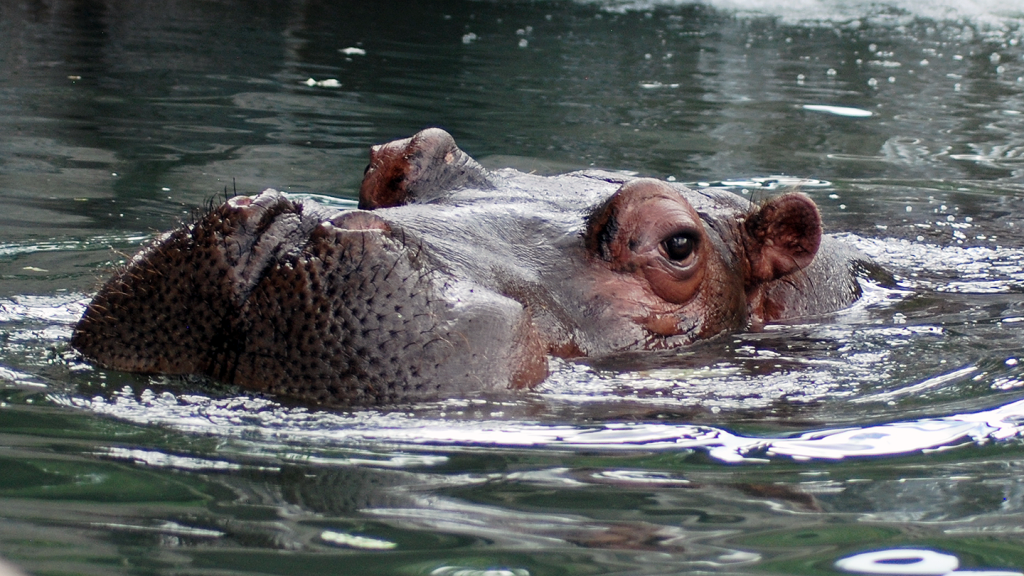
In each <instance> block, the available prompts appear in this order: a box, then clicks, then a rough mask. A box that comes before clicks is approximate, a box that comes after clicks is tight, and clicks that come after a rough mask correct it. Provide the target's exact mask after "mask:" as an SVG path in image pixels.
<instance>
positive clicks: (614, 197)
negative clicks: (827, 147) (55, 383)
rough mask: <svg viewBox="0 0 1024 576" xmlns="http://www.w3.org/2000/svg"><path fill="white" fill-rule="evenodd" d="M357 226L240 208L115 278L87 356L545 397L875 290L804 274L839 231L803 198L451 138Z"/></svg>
mask: <svg viewBox="0 0 1024 576" xmlns="http://www.w3.org/2000/svg"><path fill="white" fill-rule="evenodd" d="M360 208H361V209H360V210H353V211H337V210H333V209H328V208H325V207H323V206H321V205H319V204H317V203H315V202H313V201H309V200H304V201H299V200H292V199H289V198H287V197H286V196H285V195H283V194H281V193H279V192H276V191H273V190H268V191H266V192H263V193H262V194H260V195H258V196H255V197H235V198H232V199H230V200H228V201H227V202H225V203H224V204H223V205H221V206H219V207H216V208H214V209H213V210H211V211H210V212H209V213H208V214H206V215H205V216H203V217H201V218H198V219H196V220H195V221H194V222H192V223H190V224H188V225H186V226H183V227H181V228H179V229H177V230H175V231H172V232H170V233H168V234H166V235H164V236H162V237H160V238H159V239H158V240H157V241H156V242H154V243H153V244H152V245H151V246H149V247H148V248H145V249H144V250H143V251H142V252H140V253H139V254H138V255H136V256H135V257H134V258H133V259H132V260H131V261H130V262H129V263H128V264H127V265H126V266H125V267H124V268H123V269H121V270H119V271H118V272H117V273H116V274H115V275H114V277H113V278H112V279H110V280H109V281H108V282H107V284H106V285H105V286H104V287H103V288H102V289H101V290H100V292H99V293H98V294H97V295H96V297H95V298H94V299H93V301H92V302H91V304H90V305H89V307H88V308H87V310H86V312H85V314H84V316H83V318H82V319H81V320H80V321H79V323H78V325H77V326H76V327H75V330H74V334H73V336H72V341H71V343H72V345H73V346H74V347H75V348H76V349H78V350H79V351H81V352H82V353H83V354H84V355H85V356H86V357H88V358H90V359H92V360H93V361H95V362H96V363H98V364H100V365H103V366H106V367H109V368H114V369H119V370H127V371H134V372H143V373H167V374H190V373H195V374H205V375H208V376H211V377H213V378H215V379H218V380H222V381H226V382H232V383H236V384H238V385H241V386H243V387H247V388H251V389H255V390H260V391H266V392H270V393H272V394H276V395H280V396H283V397H288V398H293V399H297V400H299V401H302V402H306V403H309V404H325V405H353V404H362V405H366V404H389V403H396V402H405V401H414V400H423V399H436V398H443V397H450V396H458V395H463V394H469V393H471V392H475V391H481V390H494V389H504V388H522V387H530V386H533V385H535V384H537V383H538V382H540V381H542V380H543V379H544V378H545V377H546V375H547V357H548V356H551V355H554V356H562V357H575V356H583V355H600V354H608V353H613V352H619V351H623V350H642V349H664V348H671V347H676V346H683V345H686V344H689V343H691V342H693V341H695V340H698V339H703V338H709V337H712V336H715V335H717V334H720V333H723V332H727V331H735V330H742V329H745V328H748V327H750V326H751V325H758V324H760V323H763V322H766V321H772V320H777V319H780V318H786V317H789V316H794V315H800V314H806V313H815V312H822V311H828V310H831V309H835V308H838V307H841V306H844V305H847V304H848V303H849V302H850V301H852V300H853V299H855V298H856V296H857V294H858V293H857V288H856V282H854V281H852V280H849V281H844V282H843V283H836V282H825V281H820V282H819V281H817V280H816V279H815V278H814V277H812V276H809V275H808V274H807V273H806V272H807V271H808V270H813V269H815V266H814V265H812V264H813V263H815V262H817V260H816V254H817V253H818V252H819V245H820V244H821V242H822V234H821V222H820V218H819V215H818V211H817V209H816V207H815V206H814V204H813V202H811V201H810V200H809V199H808V198H807V197H805V196H803V195H800V194H788V195H784V196H781V197H778V198H774V199H771V200H768V201H766V202H764V203H762V204H760V205H756V206H755V205H751V204H750V203H748V202H746V201H745V200H743V199H742V198H740V197H738V196H735V195H732V194H728V193H724V192H716V191H692V190H689V189H687V188H685V187H682V186H678V185H670V184H667V183H664V182H660V181H657V180H651V179H635V180H628V179H621V178H618V179H617V178H615V177H610V176H609V175H607V174H594V173H577V174H569V175H564V176H559V177H550V178H544V177H539V176H531V175H527V174H522V173H519V172H515V171H512V170H505V171H498V172H494V173H492V172H488V171H486V170H484V169H483V168H481V167H480V166H479V165H478V164H477V163H476V162H475V161H473V159H472V158H470V157H469V156H468V155H466V154H465V153H464V152H462V151H461V150H459V149H458V148H457V147H456V146H455V143H454V141H453V140H452V138H451V136H449V135H448V134H447V133H445V132H443V131H441V130H437V129H432V130H427V131H424V132H421V133H419V134H417V135H416V136H414V137H412V138H410V139H406V140H401V141H397V142H392V143H390V144H386V145H383V146H376V147H374V148H373V150H372V152H371V162H370V165H369V167H368V168H367V171H366V175H365V179H364V183H363V186H362V189H361V190H360ZM820 259H821V258H818V260H820ZM833 260H835V259H834V258H833ZM833 264H834V263H833ZM830 266H831V264H829V263H826V264H825V265H822V266H818V268H822V270H823V273H824V274H826V275H828V274H832V273H833V272H835V270H833V269H832V268H830ZM838 266H839V267H840V268H842V263H840V264H839V265H838ZM833 267H834V266H833ZM846 275H847V276H848V275H849V270H848V269H847V270H846ZM840 284H841V285H840ZM823 287H824V292H826V293H825V294H817V293H816V292H822V290H823Z"/></svg>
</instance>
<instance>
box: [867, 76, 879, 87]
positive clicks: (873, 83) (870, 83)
mask: <svg viewBox="0 0 1024 576" xmlns="http://www.w3.org/2000/svg"><path fill="white" fill-rule="evenodd" d="M868 86H871V87H872V88H875V87H876V86H878V80H876V79H875V78H868Z"/></svg>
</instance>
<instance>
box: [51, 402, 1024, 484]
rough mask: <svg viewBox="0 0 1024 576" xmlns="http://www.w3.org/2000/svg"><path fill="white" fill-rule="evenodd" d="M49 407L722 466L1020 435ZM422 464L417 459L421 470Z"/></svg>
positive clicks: (1011, 425) (1007, 419)
mask: <svg viewBox="0 0 1024 576" xmlns="http://www.w3.org/2000/svg"><path fill="white" fill-rule="evenodd" d="M50 400H51V401H53V402H54V403H56V404H60V405H66V406H72V407H75V408H83V409H87V410H90V411H93V412H95V413H98V414H104V415H108V416H112V417H115V418H119V419H121V420H126V421H129V422H134V423H137V424H142V425H162V426H167V427H169V428H172V429H176V430H180V431H182V432H187V433H198V434H209V435H215V436H221V437H229V438H239V439H245V440H246V441H249V442H252V441H255V439H257V438H259V439H260V440H259V442H261V443H265V444H270V445H282V446H283V445H291V444H293V443H296V442H298V443H302V444H303V445H305V446H316V445H320V446H325V445H326V446H357V445H359V446H364V447H365V445H366V444H367V443H370V444H376V445H379V446H381V447H389V449H394V448H395V447H399V448H401V449H403V450H406V449H407V450H417V449H428V448H433V449H436V448H437V447H450V448H456V447H483V446H487V447H504V448H540V449H572V450H578V449H586V450H600V451H623V450H627V451H628V450H638V449H639V450H666V451H686V450H703V451H706V452H707V453H708V454H709V455H710V456H711V457H713V458H715V459H717V460H720V461H723V462H743V461H747V462H752V461H753V462H756V461H763V460H765V459H766V458H767V459H773V458H778V457H787V458H792V459H794V460H812V459H816V460H841V459H844V458H849V457H864V456H868V457H879V456H894V455H900V454H910V453H915V452H928V451H934V450H945V449H950V448H955V447H957V446H960V445H963V444H983V443H986V442H990V441H1001V440H1006V439H1008V438H1012V437H1016V436H1019V435H1021V433H1022V432H1024V400H1018V401H1015V402H1011V403H1009V404H1006V405H1004V406H1000V407H998V408H994V409H991V410H984V411H981V412H972V413H966V414H956V415H953V416H947V417H943V418H922V419H917V420H908V421H903V422H893V423H889V424H880V425H868V426H859V427H851V428H842V429H835V430H821V431H813V432H807V433H804V434H801V435H799V436H796V437H787V436H780V437H749V436H742V435H737V434H733V433H731V432H729V431H726V430H722V429H719V428H715V427H713V426H696V425H689V424H668V423H666V424H661V423H606V424H600V425H592V426H570V425H549V424H543V423H537V422H507V421H500V420H477V421H454V420H447V419H443V418H442V419H437V418H423V417H417V416H414V415H410V414H404V413H397V412H390V413H381V412H376V411H358V412H350V413H336V412H326V411H310V410H307V409H304V408H286V407H283V406H280V405H279V404H277V403H275V402H272V401H270V400H266V399H261V398H250V397H237V398H227V399H224V398H219V399H218V398H209V397H206V396H197V395H185V394H183V395H174V394H171V393H169V392H164V393H162V394H159V395H157V394H154V393H152V392H150V391H148V390H147V391H145V392H144V393H143V394H141V395H140V396H138V397H136V396H135V394H134V393H133V391H132V390H131V389H130V388H128V387H125V388H124V389H123V390H121V391H120V392H119V393H117V394H115V395H114V396H113V397H112V398H109V399H108V398H104V397H101V396H97V397H94V398H91V399H89V398H80V397H76V396H70V395H61V394H53V395H51V396H50ZM422 464H423V462H417V465H422Z"/></svg>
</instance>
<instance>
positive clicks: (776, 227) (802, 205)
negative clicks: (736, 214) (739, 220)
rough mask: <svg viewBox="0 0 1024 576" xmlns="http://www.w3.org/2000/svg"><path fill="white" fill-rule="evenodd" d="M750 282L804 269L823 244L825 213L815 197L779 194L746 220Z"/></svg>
mask: <svg viewBox="0 0 1024 576" xmlns="http://www.w3.org/2000/svg"><path fill="white" fill-rule="evenodd" d="M743 232H744V234H743V240H744V244H745V248H746V254H747V262H748V265H749V273H748V276H747V282H748V284H749V285H753V284H759V283H762V282H768V281H771V280H775V279H776V278H781V277H782V276H785V275H786V274H790V273H791V272H795V271H797V270H802V269H803V268H806V267H807V266H808V265H810V263H811V261H812V260H814V255H815V254H817V253H818V246H819V245H820V244H821V233H822V232H821V214H820V213H819V212H818V207H817V206H816V205H815V204H814V201H813V200H811V199H810V198H808V197H807V196H804V195H803V194H800V193H796V192H794V193H792V194H784V195H782V196H776V197H775V198H772V199H770V200H768V201H767V202H765V203H764V204H762V205H761V206H760V207H758V208H757V209H756V210H755V211H754V212H752V213H751V214H749V215H748V216H747V218H746V220H745V221H744V222H743Z"/></svg>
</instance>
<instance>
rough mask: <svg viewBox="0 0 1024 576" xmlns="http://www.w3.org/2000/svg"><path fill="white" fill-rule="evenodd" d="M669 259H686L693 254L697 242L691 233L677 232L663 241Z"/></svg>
mask: <svg viewBox="0 0 1024 576" xmlns="http://www.w3.org/2000/svg"><path fill="white" fill-rule="evenodd" d="M661 244H662V246H664V247H665V254H666V255H668V257H669V260H677V261H678V260H686V259H687V258H689V257H690V254H693V248H694V245H695V242H694V241H693V237H691V236H690V235H689V234H676V235H675V236H670V237H668V238H666V239H665V240H664V241H663V242H662V243H661Z"/></svg>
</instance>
